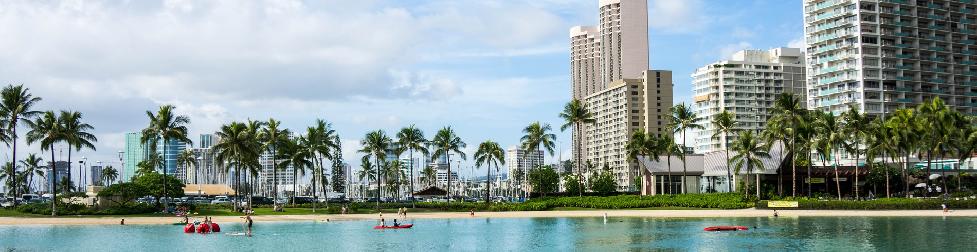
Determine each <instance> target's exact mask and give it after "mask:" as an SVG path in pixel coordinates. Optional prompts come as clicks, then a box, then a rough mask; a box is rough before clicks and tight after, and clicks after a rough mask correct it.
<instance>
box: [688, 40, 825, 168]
mask: <svg viewBox="0 0 977 252" xmlns="http://www.w3.org/2000/svg"><path fill="white" fill-rule="evenodd" d="M692 85H693V87H694V88H695V98H694V99H695V105H694V107H695V112H696V114H698V115H699V118H701V119H702V120H701V121H699V122H700V124H701V125H702V126H703V129H701V130H697V131H696V132H693V133H691V134H689V139H690V140H692V138H693V137H694V142H691V143H690V144H691V146H692V147H693V148H695V152H696V153H708V152H712V151H720V150H724V148H725V147H726V146H725V145H726V142H728V143H732V142H733V141H735V139H736V136H735V135H730V136H729V137H728V138H727V139H726V141H723V140H721V139H718V138H713V135H714V134H715V133H716V127H715V125H713V123H712V121H713V119H714V118H715V117H716V115H717V114H719V113H721V112H723V111H729V112H730V113H732V114H733V115H734V121H736V123H737V127H738V128H739V129H740V130H750V131H754V130H759V129H762V128H763V127H764V126H765V125H766V122H767V120H769V119H770V115H771V113H772V109H773V103H774V100H775V99H776V98H777V95H779V94H781V93H794V94H797V95H798V96H799V99H800V100H801V101H804V100H805V97H804V96H805V94H806V88H807V86H806V84H805V77H804V53H802V52H801V50H800V49H798V48H783V47H781V48H774V49H770V50H767V51H763V50H743V51H739V52H736V53H735V54H733V55H732V57H731V58H730V59H729V60H723V61H718V62H714V63H712V64H708V65H705V66H703V67H700V68H698V69H696V71H695V73H693V74H692Z"/></svg>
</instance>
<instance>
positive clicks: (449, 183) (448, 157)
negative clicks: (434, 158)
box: [444, 149, 451, 203]
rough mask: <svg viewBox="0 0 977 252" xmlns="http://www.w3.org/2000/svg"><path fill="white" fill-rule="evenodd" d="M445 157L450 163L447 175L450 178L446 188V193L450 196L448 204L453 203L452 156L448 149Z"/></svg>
mask: <svg viewBox="0 0 977 252" xmlns="http://www.w3.org/2000/svg"><path fill="white" fill-rule="evenodd" d="M444 157H445V161H447V162H448V175H447V176H448V186H446V187H445V188H447V190H446V191H445V193H446V195H447V196H448V203H451V154H449V153H448V151H447V149H445V152H444Z"/></svg>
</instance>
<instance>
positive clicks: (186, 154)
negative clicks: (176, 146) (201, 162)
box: [176, 149, 197, 184]
mask: <svg viewBox="0 0 977 252" xmlns="http://www.w3.org/2000/svg"><path fill="white" fill-rule="evenodd" d="M176 165H178V166H183V174H184V176H186V174H188V173H189V171H190V168H191V167H193V168H194V169H195V170H196V167H197V155H196V154H194V153H193V150H191V149H186V150H183V151H181V152H180V154H177V155H176ZM196 177H197V176H194V180H196ZM183 179H184V180H186V177H184V178H183ZM187 183H189V182H187ZM196 183H197V182H196V181H194V184H196Z"/></svg>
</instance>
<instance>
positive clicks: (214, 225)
mask: <svg viewBox="0 0 977 252" xmlns="http://www.w3.org/2000/svg"><path fill="white" fill-rule="evenodd" d="M220 231H221V226H220V225H217V223H213V222H211V223H210V232H214V233H219V232H220Z"/></svg>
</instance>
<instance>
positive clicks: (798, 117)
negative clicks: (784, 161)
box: [772, 93, 806, 197]
mask: <svg viewBox="0 0 977 252" xmlns="http://www.w3.org/2000/svg"><path fill="white" fill-rule="evenodd" d="M805 111H806V110H805V109H804V107H803V106H801V102H800V99H798V98H797V96H796V95H794V94H793V93H781V94H780V95H778V96H777V99H776V100H775V101H774V107H773V113H774V118H773V120H772V121H773V122H774V125H775V126H776V127H780V128H787V132H789V133H790V142H789V143H788V144H787V145H788V146H790V160H791V164H790V167H791V196H794V197H796V196H797V158H796V154H797V152H798V151H797V146H796V145H795V143H796V142H797V133H798V131H799V128H800V126H801V125H800V124H801V123H803V121H804V114H805V113H804V112H805Z"/></svg>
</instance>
